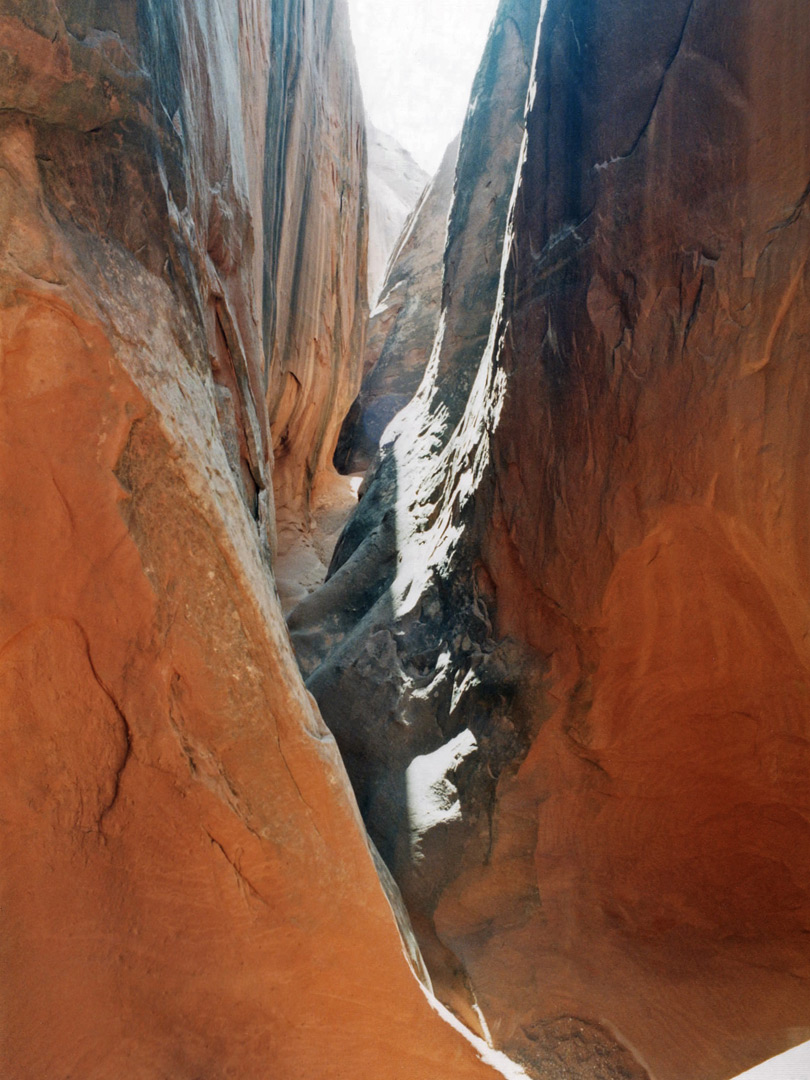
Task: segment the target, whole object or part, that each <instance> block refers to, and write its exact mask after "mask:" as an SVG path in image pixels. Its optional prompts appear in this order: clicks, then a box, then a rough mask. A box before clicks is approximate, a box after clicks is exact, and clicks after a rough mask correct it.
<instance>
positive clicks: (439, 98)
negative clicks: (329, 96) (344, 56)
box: [349, 0, 498, 173]
mask: <svg viewBox="0 0 810 1080" xmlns="http://www.w3.org/2000/svg"><path fill="white" fill-rule="evenodd" d="M497 6H498V5H497V0H349V9H350V11H351V19H352V36H353V37H354V43H355V48H356V49H357V62H358V65H359V67H360V82H361V83H362V86H363V97H364V99H365V103H366V112H367V113H368V115H369V117H370V118H371V121H372V123H374V124H375V125H376V126H377V127H378V128H380V129H381V130H382V131H385V132H387V133H388V134H389V135H393V136H394V138H395V139H396V140H397V141H398V142H400V143H401V144H402V145H403V146H404V147H405V149H406V150H410V152H411V153H412V154H413V156H414V157H415V158H416V160H417V161H418V162H419V164H420V165H421V166H422V167H423V168H424V169H426V170H427V171H428V172H429V173H433V172H435V170H436V168H437V167H438V165H439V161H440V160H441V156H442V154H443V153H444V150H445V148H446V146H447V144H448V143H449V142H450V140H451V139H453V138H454V137H455V136H456V135H457V134H458V132H459V131H460V130H461V125H462V123H463V121H464V114H465V112H466V111H467V103H468V101H469V97H470V88H471V86H472V81H473V77H474V75H475V72H476V70H477V68H478V62H479V60H480V59H481V54H482V53H483V51H484V44H485V42H486V37H487V31H488V30H489V24H490V23H491V22H492V19H493V17H494V15H495V10H496V8H497Z"/></svg>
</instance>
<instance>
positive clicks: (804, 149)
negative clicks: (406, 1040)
mask: <svg viewBox="0 0 810 1080" xmlns="http://www.w3.org/2000/svg"><path fill="white" fill-rule="evenodd" d="M510 7H511V8H512V11H513V12H514V11H515V10H517V9H519V8H521V5H508V4H504V5H502V7H501V15H502V16H504V14H505V12H506V11H507V9H509V8H510ZM531 7H533V8H534V9H535V10H534V14H535V16H536V15H537V8H538V7H539V5H528V4H527V5H523V6H522V9H523V11H524V19H525V21H526V22H528V15H529V12H528V9H529V8H531ZM806 18H807V12H806V6H805V4H804V3H803V2H799V0H775V2H774V3H772V4H769V5H753V4H752V5H736V6H735V7H734V8H733V9H729V6H728V5H727V4H723V3H721V2H719V0H677V2H673V3H670V4H654V5H650V4H648V3H641V0H631V2H627V3H623V4H616V3H613V2H607V0H605V2H601V0H600V2H596V3H593V4H588V5H586V4H581V3H578V2H575V0H549V2H548V3H547V5H544V14H543V20H542V25H541V30H540V36H539V40H538V49H537V54H536V63H535V70H534V76H533V80H532V85H531V87H530V89H529V93H528V106H529V109H528V122H527V131H526V140H525V144H524V147H523V152H522V155H521V162H520V166H519V168H518V170H517V179H518V183H517V185H516V188H515V192H514V199H513V202H512V211H511V215H510V220H509V226H508V230H507V231H506V235H507V245H506V257H505V258H504V260H503V268H502V269H503V272H502V276H501V286H500V292H499V300H498V303H497V310H496V315H495V320H494V322H493V323H492V335H491V338H490V341H489V346H488V347H487V348H484V344H483V343H482V341H481V337H480V333H479V332H478V331H477V330H476V327H477V326H478V325H481V326H483V325H484V324H486V325H487V327H488V325H489V320H488V318H487V317H486V307H487V304H486V303H485V302H484V300H485V298H487V297H489V298H490V300H492V303H491V305H490V307H491V308H492V307H495V303H494V299H493V298H492V293H491V291H490V290H488V289H481V288H480V287H479V285H478V284H477V283H478V282H479V281H480V278H477V277H476V276H475V271H474V270H473V267H474V266H475V267H478V268H480V266H481V259H480V249H478V258H477V259H475V260H473V261H472V262H470V263H467V264H466V268H465V263H464V258H463V256H464V253H465V252H467V253H469V254H470V255H472V253H473V252H475V251H476V248H475V246H474V244H473V242H472V240H471V237H470V231H469V229H470V225H469V222H470V221H472V222H478V221H480V220H482V217H481V216H476V214H475V208H476V207H477V206H480V202H478V201H477V200H483V199H486V198H487V197H488V194H485V192H487V188H486V181H485V180H483V179H481V180H479V182H478V183H475V184H474V183H470V182H469V180H463V179H462V177H464V176H465V175H467V176H471V175H473V174H474V173H475V174H476V175H477V176H478V177H481V178H483V177H486V178H487V180H488V179H490V174H489V172H488V170H489V169H491V168H492V164H493V163H492V162H490V161H488V160H487V148H488V146H489V145H490V144H489V143H488V142H487V141H486V140H485V139H484V138H480V137H479V138H476V139H475V140H471V139H470V138H469V133H470V132H471V130H472V128H471V124H473V123H475V122H476V121H477V122H478V123H481V122H482V117H483V115H484V114H483V111H482V110H484V109H485V108H486V103H487V98H486V95H485V94H482V85H481V82H480V81H479V84H478V88H477V90H474V92H473V101H474V103H475V109H474V111H473V113H472V117H471V118H468V123H467V127H466V128H465V133H464V134H463V136H462V144H461V151H460V159H459V181H458V188H457V197H456V203H455V206H454V209H453V211H452V212H451V223H450V241H449V248H448V250H449V251H450V252H451V253H452V252H453V250H454V247H453V244H454V237H455V239H456V241H457V242H458V244H460V245H461V246H460V247H457V248H456V249H455V250H456V251H457V252H459V251H460V252H461V255H460V256H459V257H458V259H456V260H455V261H454V259H453V257H452V255H451V257H450V258H449V259H448V267H447V271H446V278H445V293H446V297H445V309H444V312H443V316H442V325H441V326H440V330H439V338H440V340H439V344H438V345H437V349H436V351H435V352H434V362H433V363H432V364H431V368H432V369H433V370H432V372H431V376H430V378H429V379H428V380H426V382H425V383H424V384H423V386H422V387H421V388H420V391H419V393H418V395H417V398H416V399H415V401H414V403H413V404H412V406H410V407H409V408H407V409H406V410H405V411H404V413H402V414H400V417H398V418H397V420H396V421H395V423H394V425H393V426H392V428H391V429H389V435H390V439H391V441H390V442H389V443H388V446H387V447H384V449H383V454H382V455H381V459H380V461H379V462H378V463H377V465H376V466H375V467H374V469H373V470H372V473H371V476H370V478H369V480H368V481H367V493H366V495H365V497H364V499H363V501H362V502H361V503H360V506H359V509H358V511H357V513H356V515H355V517H354V519H353V520H352V521H351V522H350V523H349V525H348V527H347V529H346V531H345V533H344V536H343V539H342V541H341V542H340V544H339V545H338V549H337V555H336V559H335V562H334V565H333V574H332V577H331V578H330V580H329V581H328V582H327V584H326V586H325V587H324V589H323V590H322V591H321V593H320V594H318V595H317V596H316V597H315V598H314V599H313V600H312V601H310V602H308V603H307V604H305V605H302V607H301V608H299V610H298V611H297V612H296V613H294V616H293V620H292V622H293V627H294V631H295V633H294V639H295V644H296V649H297V652H298V653H299V656H300V658H301V662H302V664H303V665H304V667H305V669H306V670H308V671H309V672H311V674H310V678H309V686H310V687H311V689H312V690H313V692H314V693H315V695H316V697H318V699H319V700H320V702H321V704H322V707H323V710H324V715H325V716H326V718H327V720H328V722H329V724H330V725H331V726H332V727H333V730H334V731H335V733H336V735H337V738H338V741H339V743H340V744H341V746H342V747H343V749H344V756H345V759H346V762H347V766H348V768H349V772H350V774H351V776H352V779H353V782H354V784H355V788H356V790H357V791H358V795H359V799H360V804H361V808H362V810H363V813H364V815H365V817H366V820H367V822H368V824H369V829H370V831H371V833H372V835H373V836H374V837H375V839H376V840H377V843H378V846H379V847H380V850H381V851H382V853H383V855H384V856H385V858H386V859H387V860H388V862H389V865H390V866H391V867H392V869H393V870H394V873H395V876H396V877H397V880H398V881H399V883H400V885H401V887H402V889H403V893H404V895H405V898H406V901H407V902H408V904H409V906H410V908H411V911H412V913H413V917H414V923H415V928H416V930H417V933H418V935H419V936H420V940H421V942H422V945H423V949H424V953H425V957H426V959H427V961H428V966H429V967H430V969H431V972H432V976H433V978H434V983H435V985H436V986H437V988H438V989H439V990H440V992H441V993H442V994H443V996H444V997H445V1000H447V1001H448V1002H450V1003H451V1004H452V1006H453V1007H454V1008H456V1009H457V1010H458V1011H459V1012H460V1013H462V1014H464V1010H465V1007H466V1008H469V1009H470V1010H471V1009H472V1005H470V1004H468V1005H467V1006H465V1000H464V987H465V985H466V987H467V988H468V989H470V990H471V992H472V994H474V996H475V999H476V1001H477V1006H478V1008H479V1009H480V1011H481V1013H482V1014H483V1019H484V1021H485V1022H486V1024H488V1026H489V1030H490V1032H491V1034H492V1036H493V1038H494V1040H495V1042H496V1044H497V1045H500V1046H502V1047H505V1048H507V1049H508V1050H509V1051H510V1052H511V1053H514V1054H516V1055H519V1056H521V1057H522V1058H523V1059H524V1060H525V1061H526V1062H528V1063H529V1064H530V1065H531V1067H532V1068H533V1069H534V1070H535V1071H536V1072H537V1073H538V1074H539V1075H540V1076H554V1075H558V1074H560V1071H561V1070H565V1069H571V1070H573V1069H574V1068H575V1067H576V1069H577V1070H578V1072H577V1073H576V1075H578V1076H585V1077H596V1076H604V1075H606V1074H607V1075H610V1076H613V1075H616V1076H626V1075H639V1074H641V1073H642V1072H643V1069H644V1068H645V1067H646V1068H647V1069H648V1070H649V1074H650V1075H651V1076H654V1077H656V1078H657V1080H687V1078H688V1080H692V1078H695V1077H700V1078H701V1080H721V1078H725V1077H728V1076H731V1075H733V1074H735V1073H738V1072H740V1071H741V1070H743V1069H745V1068H747V1067H749V1066H751V1065H753V1064H754V1063H756V1062H757V1061H761V1060H762V1059H763V1058H765V1057H767V1056H768V1055H770V1054H774V1053H777V1052H778V1051H780V1050H783V1049H785V1048H786V1047H789V1046H791V1045H793V1044H795V1043H797V1042H799V1041H801V1040H802V1039H806V1038H807V1037H808V1034H810V1025H809V1024H808V1016H810V933H809V931H810V896H809V895H808V891H809V886H808V883H810V825H809V824H808V821H809V820H810V802H808V787H807V783H806V779H807V774H808V748H809V747H810V731H809V730H808V727H809V724H808V714H809V712H810V705H808V702H809V701H810V671H809V670H808V661H809V660H810V658H809V657H808V646H807V640H808V634H809V633H810V625H808V614H807V613H808V601H810V581H808V573H807V567H808V565H810V560H809V558H808V557H809V556H810V551H808V536H809V535H810V534H808V529H807V520H808V513H807V506H806V499H805V497H804V494H803V493H804V490H805V482H804V477H805V475H806V473H807V471H808V465H809V464H810V463H809V462H808V460H807V459H808V447H810V440H809V439H808V430H810V428H809V427H808V421H810V417H809V416H808V405H809V402H810V398H809V397H808V389H809V388H808V373H807V372H808V369H807V363H806V360H807V342H808V340H810V337H809V335H810V302H809V301H810V297H809V296H808V251H810V232H809V231H808V230H810V217H808V213H810V210H809V209H808V206H809V204H808V192H809V191H810V185H809V184H808V179H809V178H810V117H808V113H807V110H806V109H805V108H803V107H801V106H799V107H797V103H804V102H807V101H808V100H809V99H810V39H809V38H808V35H807V32H806V31H807V23H806ZM513 26H514V24H511V23H510V24H509V29H508V30H507V29H506V27H505V26H504V23H503V22H502V23H501V24H500V27H501V28H500V33H501V35H504V37H505V36H506V35H507V34H508V33H512V32H513V30H512V27H513ZM496 35H497V31H496ZM516 36H518V35H516ZM496 40H497V37H496ZM488 55H489V56H490V58H491V60H492V58H494V57H504V56H506V55H509V54H508V53H507V51H506V50H505V49H504V48H503V46H501V47H500V48H499V47H498V46H497V45H495V44H494V43H493V44H491V46H490V52H489V54H488ZM511 55H513V56H514V61H515V62H514V66H513V67H510V66H508V65H506V64H505V63H501V67H500V69H499V71H500V72H502V78H503V79H504V80H505V82H503V83H501V82H499V83H497V85H498V86H504V85H510V86H517V85H518V82H509V80H510V79H511V78H512V74H513V73H519V72H522V71H523V70H524V68H523V66H522V64H524V63H525V60H523V61H521V62H520V63H518V60H519V58H520V53H519V52H517V51H516V52H514V53H512V54H511ZM528 55H531V49H530V48H529V50H528ZM482 70H484V71H485V70H487V68H486V63H485V65H484V69H482ZM490 70H492V69H490ZM499 77H501V76H499ZM485 85H487V86H489V87H490V88H491V87H492V86H493V85H496V84H495V83H493V82H489V83H486V84H485ZM503 92H504V91H503V90H499V91H498V93H503ZM490 100H497V95H496V94H493V96H492V98H490ZM492 116H493V118H495V117H497V116H500V117H502V116H503V113H502V112H499V111H497V110H495V109H493V112H492ZM495 122H496V121H495V119H493V123H495ZM490 130H492V129H490ZM465 144H466V151H465ZM505 159H506V155H504V154H499V155H498V156H497V158H496V159H495V160H496V161H497V163H498V164H499V165H500V164H501V163H503V162H504V160H505ZM511 160H512V161H514V158H512V159H511ZM465 168H466V169H468V170H470V171H468V172H467V173H466V174H465ZM509 187H510V188H511V184H510V185H509ZM492 189H493V190H494V192H495V193H497V192H498V191H499V190H501V186H500V184H499V183H498V182H497V181H496V180H495V179H494V178H492ZM468 208H469V213H470V216H469V217H468V218H467V219H465V217H464V214H465V213H466V211H467V209H468ZM485 219H486V220H492V219H491V217H488V216H487V217H486V218H485ZM454 220H455V221H457V222H458V223H459V226H460V227H459V230H458V231H457V232H455V233H454V226H453V222H454ZM494 251H495V249H493V254H494ZM495 261H497V260H495ZM465 288H466V289H467V297H468V298H469V301H470V303H469V305H467V304H462V303H458V302H456V303H455V304H454V301H458V298H459V296H460V295H462V293H463V292H464V290H465ZM479 299H480V300H481V303H480V306H476V302H477V300H479ZM468 306H469V308H471V309H472V310H473V311H474V312H475V313H476V316H475V317H474V318H473V319H470V320H469V321H467V320H466V319H465V318H464V317H463V316H464V315H465V314H466V311H467V310H468ZM479 312H480V314H481V319H480V323H479V322H478V321H477V313H479ZM490 314H491V310H490ZM467 335H469V336H467ZM479 361H480V366H479ZM389 435H386V442H388V439H389ZM467 1000H468V1002H469V1001H470V1000H471V999H470V998H469V997H468V999H467ZM622 1047H625V1048H626V1049H624V1050H623V1049H621V1048H622ZM630 1052H632V1056H630ZM633 1058H635V1062H636V1063H635V1064H634V1063H633ZM575 1062H576V1063H577V1064H576V1066H575V1064H574V1063H575ZM606 1062H609V1065H607V1064H605V1063H606ZM608 1069H612V1070H613V1072H609V1071H608ZM555 1070H557V1071H556V1072H555ZM564 1074H565V1073H564V1072H563V1073H562V1075H564Z"/></svg>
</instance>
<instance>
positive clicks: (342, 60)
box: [264, 0, 368, 512]
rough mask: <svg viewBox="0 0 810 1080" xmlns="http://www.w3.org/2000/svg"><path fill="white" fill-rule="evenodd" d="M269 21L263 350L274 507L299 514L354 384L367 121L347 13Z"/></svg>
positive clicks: (328, 464)
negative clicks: (265, 360)
mask: <svg viewBox="0 0 810 1080" xmlns="http://www.w3.org/2000/svg"><path fill="white" fill-rule="evenodd" d="M271 12H272V18H273V24H274V27H275V32H274V34H273V39H272V40H273V45H272V52H271V56H270V98H269V109H268V145H267V168H266V189H265V215H266V227H265V232H264V237H265V241H264V254H265V258H266V265H267V267H268V274H267V279H266V291H265V310H264V341H265V347H266V351H267V357H268V365H269V369H270V379H269V390H268V409H269V414H270V422H271V425H272V430H273V449H274V454H275V477H274V484H275V491H276V498H277V502H278V504H279V507H280V508H282V507H283V508H289V509H290V510H292V511H294V512H300V511H301V510H302V509H303V510H304V511H306V509H307V508H308V506H309V498H310V493H311V492H312V490H313V488H314V487H316V486H317V483H318V478H319V476H320V475H321V474H322V473H323V472H324V471H331V470H332V456H333V454H334V452H335V445H336V443H337V438H338V433H339V431H340V425H341V423H342V421H343V417H344V416H345V415H346V413H347V412H348V410H349V406H350V405H351V403H352V401H353V400H354V397H355V395H356V394H357V391H358V389H359V386H360V379H361V374H362V362H363V361H362V357H363V338H364V333H365V324H366V319H367V316H368V301H367V297H366V259H367V245H368V193H367V181H366V138H365V120H364V115H363V103H362V98H361V95H360V85H359V81H358V78H357V74H356V68H355V62H354V46H353V45H352V41H351V35H350V32H349V16H348V10H347V8H346V5H345V3H334V2H322V3H319V4H308V3H306V2H305V0H273V3H272V4H271Z"/></svg>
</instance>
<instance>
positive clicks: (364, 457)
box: [335, 139, 459, 473]
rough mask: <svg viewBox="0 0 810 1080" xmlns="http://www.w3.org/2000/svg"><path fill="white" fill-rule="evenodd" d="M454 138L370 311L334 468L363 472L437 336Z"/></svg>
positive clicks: (404, 401) (416, 381)
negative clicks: (359, 377) (356, 386)
mask: <svg viewBox="0 0 810 1080" xmlns="http://www.w3.org/2000/svg"><path fill="white" fill-rule="evenodd" d="M458 147H459V139H454V140H453V142H452V143H451V144H450V145H449V146H448V148H447V150H446V152H445V155H444V157H443V159H442V162H441V165H440V166H439V169H438V171H437V173H436V175H435V176H434V177H433V179H432V180H431V182H430V183H429V184H428V186H427V187H426V188H425V190H424V191H423V193H422V197H421V198H420V200H419V202H418V203H417V205H416V207H415V208H414V210H413V212H412V214H411V215H410V216H409V218H408V220H407V221H406V223H405V227H404V228H403V230H402V233H401V235H400V237H399V239H398V241H397V244H396V246H395V248H394V251H393V253H392V255H391V263H390V267H389V270H388V273H387V275H386V278H385V283H384V285H383V288H382V292H381V293H380V299H379V302H378V303H377V306H376V307H375V308H374V311H373V312H372V313H371V318H370V320H369V325H368V331H367V334H366V351H365V357H364V360H363V382H362V385H361V387H360V393H359V394H358V395H357V397H356V398H355V400H354V402H353V403H352V407H351V409H350V410H349V414H348V416H347V417H346V419H345V421H344V423H343V427H342V428H341V430H340V438H339V439H338V445H337V450H336V451H335V466H336V467H337V469H338V470H339V471H340V472H343V473H355V472H364V471H365V470H366V469H367V468H368V466H369V465H370V463H371V460H372V458H373V457H374V455H375V454H376V452H377V450H378V449H379V445H380V440H381V438H382V435H383V432H384V431H385V429H386V427H387V426H388V424H389V423H390V421H391V420H393V418H394V416H396V414H397V413H398V412H399V411H400V410H401V409H403V408H404V407H405V406H406V405H407V404H408V402H409V401H410V400H411V398H412V397H413V395H414V394H415V393H416V391H417V389H418V388H419V383H420V382H421V381H422V376H423V375H424V373H425V368H426V367H427V363H428V359H429V358H430V353H431V350H432V348H433V342H434V340H435V338H436V331H437V329H438V325H439V313H440V310H441V298H442V282H443V278H444V258H443V256H444V248H445V241H446V238H447V215H448V212H449V210H450V203H451V200H452V197H453V180H454V179H455V175H456V161H457V159H458Z"/></svg>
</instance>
